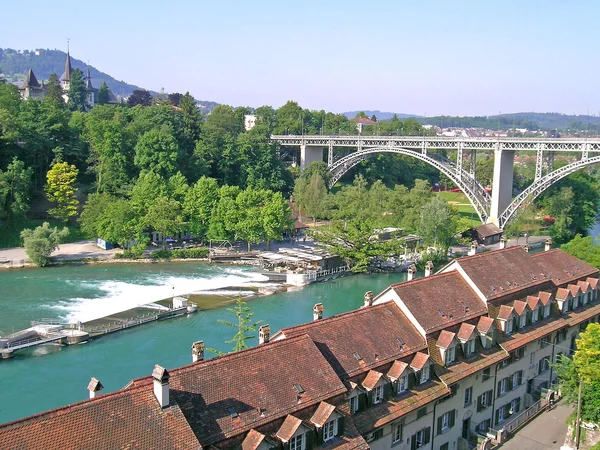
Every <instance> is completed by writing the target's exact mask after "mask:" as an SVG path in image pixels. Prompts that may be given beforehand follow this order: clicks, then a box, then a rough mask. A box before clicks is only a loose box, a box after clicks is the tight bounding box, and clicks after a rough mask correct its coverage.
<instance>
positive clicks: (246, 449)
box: [242, 430, 265, 450]
mask: <svg viewBox="0 0 600 450" xmlns="http://www.w3.org/2000/svg"><path fill="white" fill-rule="evenodd" d="M264 439H265V435H264V434H262V433H260V432H258V431H256V430H250V431H248V434H247V435H246V438H245V439H244V442H242V450H256V449H257V448H258V447H259V446H260V444H261V443H262V441H263V440H264Z"/></svg>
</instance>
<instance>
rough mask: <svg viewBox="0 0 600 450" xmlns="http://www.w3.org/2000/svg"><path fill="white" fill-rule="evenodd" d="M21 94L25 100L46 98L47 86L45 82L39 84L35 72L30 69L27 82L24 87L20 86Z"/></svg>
mask: <svg viewBox="0 0 600 450" xmlns="http://www.w3.org/2000/svg"><path fill="white" fill-rule="evenodd" d="M19 94H20V95H21V98H23V99H25V98H38V99H42V98H44V97H45V96H46V86H44V81H42V82H39V81H38V79H37V78H36V76H35V74H34V73H33V70H31V69H29V71H28V72H27V76H26V77H25V82H24V83H23V85H22V86H19Z"/></svg>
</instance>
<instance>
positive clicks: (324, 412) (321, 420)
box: [310, 402, 335, 427]
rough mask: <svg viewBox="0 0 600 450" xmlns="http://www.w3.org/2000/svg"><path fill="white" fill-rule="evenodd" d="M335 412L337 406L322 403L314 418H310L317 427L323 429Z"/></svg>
mask: <svg viewBox="0 0 600 450" xmlns="http://www.w3.org/2000/svg"><path fill="white" fill-rule="evenodd" d="M333 411H335V406H333V405H332V404H330V403H327V402H321V403H319V407H318V408H317V410H316V411H315V413H314V414H313V416H312V417H311V418H310V421H311V422H312V423H314V424H315V425H316V426H318V427H322V426H323V425H325V423H326V422H327V421H328V420H329V417H331V414H333Z"/></svg>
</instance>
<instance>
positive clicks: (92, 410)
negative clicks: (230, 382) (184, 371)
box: [0, 382, 202, 450]
mask: <svg viewBox="0 0 600 450" xmlns="http://www.w3.org/2000/svg"><path fill="white" fill-rule="evenodd" d="M0 448H1V449H2V450H24V449H31V450H35V449H58V448H60V449H61V450H98V449H125V448H127V449H133V448H139V449H148V450H151V449H156V450H162V449H173V450H198V449H201V448H202V447H201V446H200V444H199V443H198V440H197V439H196V436H194V433H193V432H192V429H191V428H190V427H189V425H188V423H187V421H186V419H185V417H184V415H183V414H182V412H181V410H180V409H179V407H178V406H177V405H174V406H170V407H167V408H165V409H164V410H163V409H161V407H160V405H159V404H158V401H157V400H156V397H155V396H154V392H153V388H152V383H151V382H150V383H146V384H144V385H141V386H139V387H135V388H130V389H126V390H122V391H117V392H112V393H110V394H106V395H102V396H100V397H97V398H95V399H93V400H87V401H84V402H80V403H76V404H74V405H70V406H65V407H62V408H58V409H54V410H50V411H47V412H44V413H41V414H36V415H34V416H30V417H27V418H25V419H21V420H17V421H15V422H11V423H7V424H4V425H0Z"/></svg>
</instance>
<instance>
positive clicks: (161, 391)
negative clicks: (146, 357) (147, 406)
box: [152, 364, 169, 408]
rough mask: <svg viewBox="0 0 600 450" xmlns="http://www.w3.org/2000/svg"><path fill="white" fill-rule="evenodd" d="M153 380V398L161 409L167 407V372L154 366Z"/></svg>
mask: <svg viewBox="0 0 600 450" xmlns="http://www.w3.org/2000/svg"><path fill="white" fill-rule="evenodd" d="M152 378H153V379H154V396H155V397H156V400H158V404H159V405H160V407H161V408H166V407H167V406H169V372H167V369H165V368H164V367H161V366H159V365H158V364H156V365H155V366H154V370H153V371H152Z"/></svg>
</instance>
